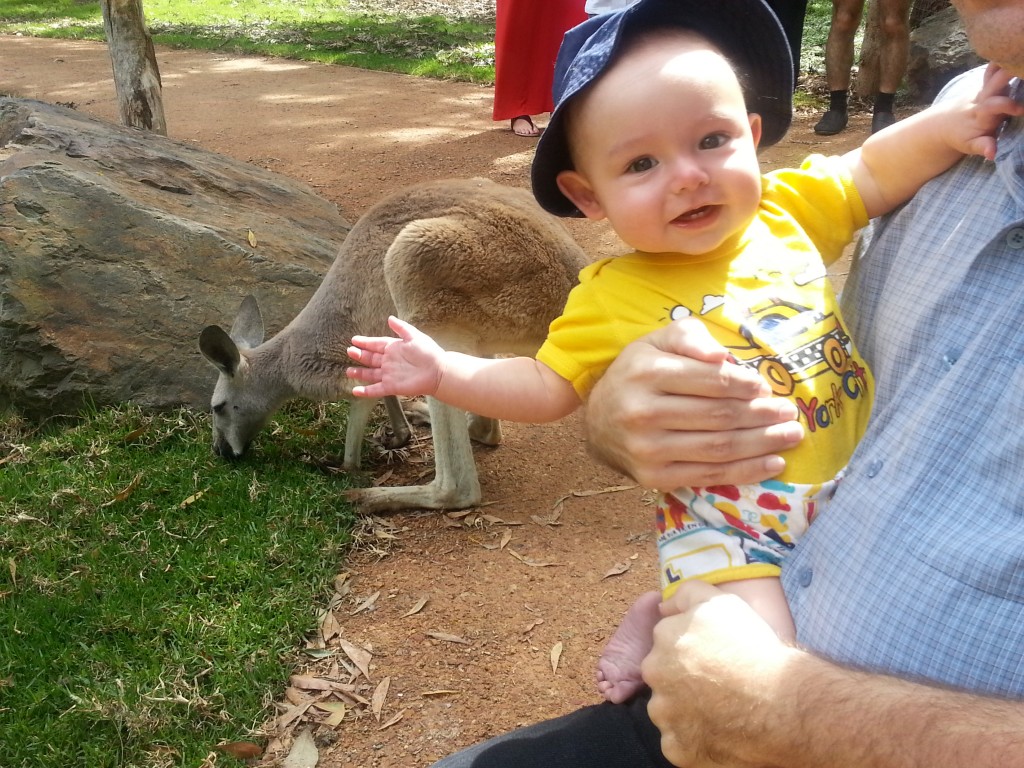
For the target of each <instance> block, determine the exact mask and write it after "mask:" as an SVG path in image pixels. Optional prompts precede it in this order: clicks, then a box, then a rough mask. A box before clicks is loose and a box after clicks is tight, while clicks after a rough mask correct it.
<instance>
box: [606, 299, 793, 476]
mask: <svg viewBox="0 0 1024 768" xmlns="http://www.w3.org/2000/svg"><path fill="white" fill-rule="evenodd" d="M770 394H771V390H770V389H769V387H768V385H767V384H766V383H765V381H764V380H763V379H762V378H761V377H760V376H759V375H758V374H757V372H756V371H753V370H751V369H749V368H745V367H744V366H740V365H735V364H733V363H730V362H728V353H727V351H726V350H725V349H724V348H723V347H722V346H721V345H720V344H718V343H717V342H715V341H714V340H713V339H712V338H711V335H710V334H709V333H708V331H707V328H706V327H705V326H704V324H703V323H701V322H700V321H698V320H695V319H687V320H680V321H677V322H675V323H672V324H670V325H668V326H666V327H664V328H660V329H658V330H657V331H654V332H653V333H650V334H648V335H647V336H645V337H643V338H642V339H640V340H639V341H635V342H633V343H632V344H630V345H629V346H627V347H626V348H625V349H624V350H623V351H622V352H621V353H620V354H619V356H618V357H617V358H616V359H615V361H614V362H613V363H612V364H611V366H610V367H609V368H608V370H607V371H606V372H605V374H604V376H602V377H601V380H600V381H598V383H597V385H596V386H595V387H594V390H593V391H592V392H591V394H590V397H589V398H588V399H587V441H588V447H589V449H590V452H591V454H592V455H593V456H594V457H595V458H597V459H598V460H599V461H601V462H603V463H604V464H607V465H608V466H610V467H612V468H613V469H617V470H619V471H620V472H623V473H625V474H627V475H629V476H631V477H632V478H633V479H635V480H636V481H637V482H638V483H640V484H642V485H645V486H648V487H650V488H666V489H671V488H679V487H682V486H699V485H714V484H720V483H730V484H739V483H749V482H758V481H760V480H765V479H767V478H769V477H772V476H774V475H777V474H778V473H779V472H781V471H782V470H783V468H784V467H785V462H784V461H783V460H782V459H781V458H780V457H779V456H778V455H776V454H777V453H778V452H780V451H784V450H786V449H787V448H792V447H793V446H794V445H796V444H798V443H799V442H800V440H801V439H802V438H803V430H802V428H801V427H800V424H799V423H798V422H797V421H796V418H797V412H796V408H795V407H794V406H793V405H792V404H791V403H790V402H789V401H787V400H784V399H782V398H773V397H770Z"/></svg>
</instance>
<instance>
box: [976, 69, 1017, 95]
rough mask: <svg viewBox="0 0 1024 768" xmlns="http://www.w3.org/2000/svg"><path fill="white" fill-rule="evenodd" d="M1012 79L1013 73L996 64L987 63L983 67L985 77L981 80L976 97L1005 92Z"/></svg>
mask: <svg viewBox="0 0 1024 768" xmlns="http://www.w3.org/2000/svg"><path fill="white" fill-rule="evenodd" d="M1011 80H1013V74H1012V73H1010V72H1007V71H1006V70H1005V69H1003V68H1002V67H1000V66H999V65H998V64H989V65H988V67H986V69H985V79H984V81H983V82H982V85H981V90H980V91H979V92H978V98H979V100H980V99H984V98H987V97H989V96H996V95H999V94H1002V93H1005V92H1006V86H1008V85H1009V84H1010V81H1011Z"/></svg>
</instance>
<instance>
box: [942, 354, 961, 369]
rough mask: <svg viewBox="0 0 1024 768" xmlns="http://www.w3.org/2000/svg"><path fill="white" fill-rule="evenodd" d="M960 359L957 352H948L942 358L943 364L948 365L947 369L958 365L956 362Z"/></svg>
mask: <svg viewBox="0 0 1024 768" xmlns="http://www.w3.org/2000/svg"><path fill="white" fill-rule="evenodd" d="M958 358H959V355H958V354H957V353H956V352H947V353H946V354H944V355H943V356H942V362H944V363H945V364H946V368H947V369H948V368H952V367H953V366H954V365H956V361H957V359H958Z"/></svg>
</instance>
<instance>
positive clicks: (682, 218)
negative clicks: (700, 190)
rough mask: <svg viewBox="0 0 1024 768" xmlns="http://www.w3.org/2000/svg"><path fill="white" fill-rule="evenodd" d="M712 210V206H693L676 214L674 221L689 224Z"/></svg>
mask: <svg viewBox="0 0 1024 768" xmlns="http://www.w3.org/2000/svg"><path fill="white" fill-rule="evenodd" d="M712 210H714V206H711V205H702V206H701V207H700V208H694V209H693V210H690V211H687V212H686V213H683V214H681V215H679V216H677V217H676V221H678V222H679V223H680V224H689V223H690V222H692V221H699V220H700V219H703V218H705V217H706V216H709V215H710V214H711V211H712Z"/></svg>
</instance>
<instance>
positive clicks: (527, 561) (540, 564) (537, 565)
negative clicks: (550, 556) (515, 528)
mask: <svg viewBox="0 0 1024 768" xmlns="http://www.w3.org/2000/svg"><path fill="white" fill-rule="evenodd" d="M505 551H506V552H508V553H509V554H510V555H512V557H514V558H515V559H516V560H518V561H519V562H521V563H522V564H523V565H528V566H530V567H531V568H553V567H554V566H557V565H561V563H547V562H539V561H537V560H534V559H533V558H530V557H523V556H522V555H520V554H519V553H518V552H516V551H515V550H514V549H506V550H505Z"/></svg>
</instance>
